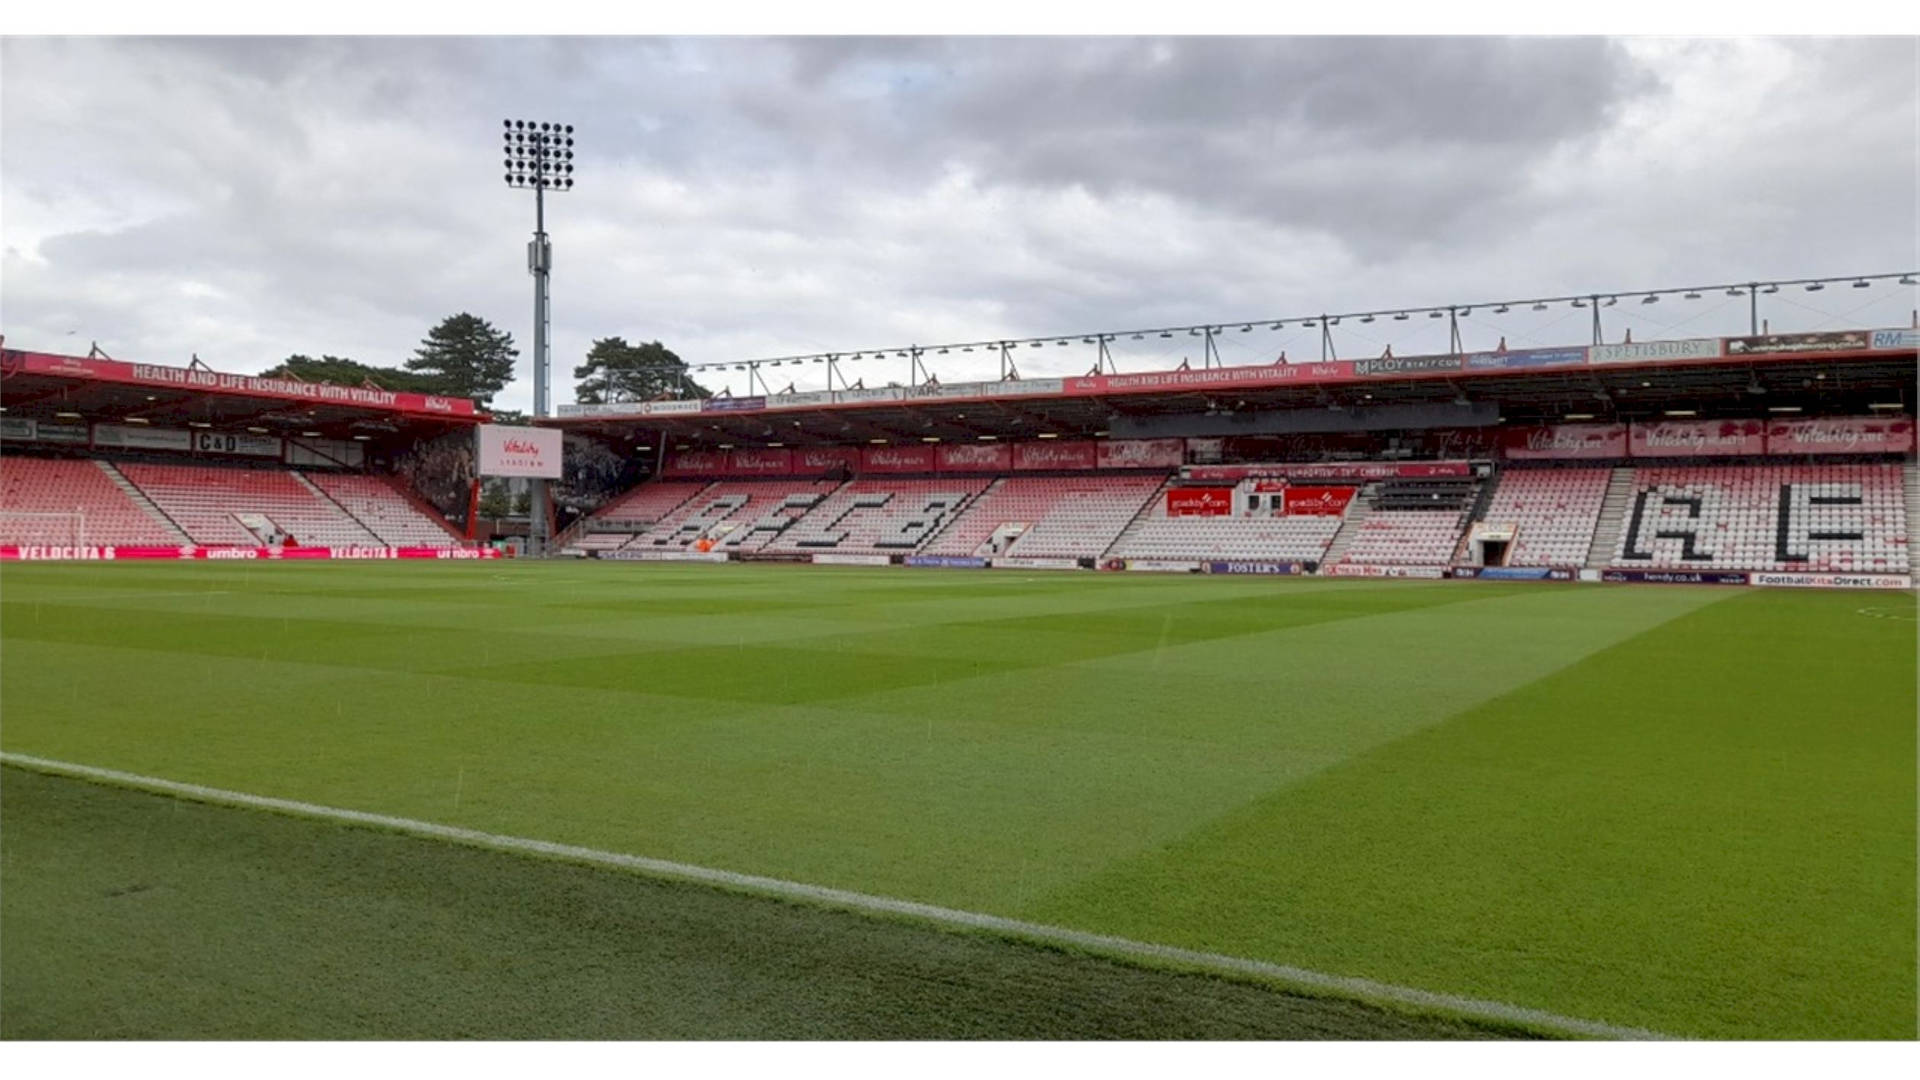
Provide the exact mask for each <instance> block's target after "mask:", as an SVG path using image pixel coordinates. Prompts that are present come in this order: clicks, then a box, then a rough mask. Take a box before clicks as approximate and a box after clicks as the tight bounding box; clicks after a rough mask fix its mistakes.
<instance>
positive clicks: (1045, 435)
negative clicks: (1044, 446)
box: [1034, 431, 1060, 439]
mask: <svg viewBox="0 0 1920 1080" xmlns="http://www.w3.org/2000/svg"><path fill="white" fill-rule="evenodd" d="M1034 437H1035V438H1038V439H1057V438H1059V437H1060V433H1059V432H1056V431H1043V432H1041V433H1039V434H1038V435H1036V436H1034Z"/></svg>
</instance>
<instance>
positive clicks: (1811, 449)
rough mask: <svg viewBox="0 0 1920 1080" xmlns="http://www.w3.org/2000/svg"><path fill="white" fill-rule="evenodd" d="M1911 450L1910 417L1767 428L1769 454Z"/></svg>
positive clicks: (1792, 423) (1783, 422)
mask: <svg viewBox="0 0 1920 1080" xmlns="http://www.w3.org/2000/svg"><path fill="white" fill-rule="evenodd" d="M1912 450H1913V418H1912V417H1910V416H1887V417H1880V416H1842V417H1835V418H1833V419H1829V420H1775V421H1773V422H1772V423H1770V424H1768V425H1767V453H1769V454H1905V453H1909V452H1911V451H1912Z"/></svg>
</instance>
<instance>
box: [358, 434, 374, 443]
mask: <svg viewBox="0 0 1920 1080" xmlns="http://www.w3.org/2000/svg"><path fill="white" fill-rule="evenodd" d="M371 438H373V436H371V435H355V436H354V437H353V440H354V441H355V442H366V441H367V440H369V439H371Z"/></svg>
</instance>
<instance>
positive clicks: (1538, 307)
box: [1533, 303, 1547, 311]
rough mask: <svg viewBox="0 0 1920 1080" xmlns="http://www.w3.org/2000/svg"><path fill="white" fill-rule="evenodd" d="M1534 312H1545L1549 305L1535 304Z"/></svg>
mask: <svg viewBox="0 0 1920 1080" xmlns="http://www.w3.org/2000/svg"><path fill="white" fill-rule="evenodd" d="M1533 310H1535V311H1545V310H1547V305H1546V304H1545V303H1538V304H1535V305H1533Z"/></svg>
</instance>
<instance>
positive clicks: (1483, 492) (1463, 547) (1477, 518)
mask: <svg viewBox="0 0 1920 1080" xmlns="http://www.w3.org/2000/svg"><path fill="white" fill-rule="evenodd" d="M1505 478H1506V474H1505V473H1501V472H1495V473H1494V474H1493V477H1492V478H1491V479H1489V480H1488V481H1487V482H1486V483H1484V484H1481V485H1480V493H1479V494H1478V495H1475V496H1474V497H1473V506H1472V507H1471V508H1470V509H1469V510H1468V511H1467V516H1466V517H1465V518H1463V519H1462V520H1461V522H1460V538H1459V539H1458V540H1455V541H1454V542H1453V556H1452V561H1453V562H1454V563H1463V562H1466V561H1467V538H1468V537H1470V536H1472V535H1473V526H1474V524H1475V523H1476V522H1481V521H1485V520H1487V509H1488V508H1489V507H1491V506H1492V505H1493V496H1494V494H1495V492H1497V491H1499V489H1500V482H1501V481H1502V480H1504V479H1505Z"/></svg>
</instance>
